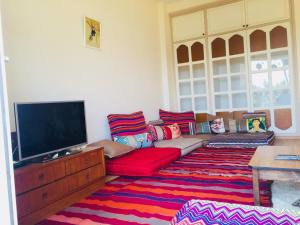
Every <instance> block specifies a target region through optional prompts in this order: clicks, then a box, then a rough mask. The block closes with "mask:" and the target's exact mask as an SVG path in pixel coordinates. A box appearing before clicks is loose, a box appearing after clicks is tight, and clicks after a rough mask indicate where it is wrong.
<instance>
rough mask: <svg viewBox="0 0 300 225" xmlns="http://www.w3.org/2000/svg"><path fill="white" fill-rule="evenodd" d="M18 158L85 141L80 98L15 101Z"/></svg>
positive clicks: (51, 151)
mask: <svg viewBox="0 0 300 225" xmlns="http://www.w3.org/2000/svg"><path fill="white" fill-rule="evenodd" d="M15 118H16V127H17V135H18V147H19V160H25V159H30V158H34V157H37V156H42V155H45V154H49V153H53V152H57V151H61V150H64V149H67V148H70V147H74V146H77V145H80V144H84V143H86V142H87V134H86V123H85V110H84V102H83V101H72V102H48V103H15Z"/></svg>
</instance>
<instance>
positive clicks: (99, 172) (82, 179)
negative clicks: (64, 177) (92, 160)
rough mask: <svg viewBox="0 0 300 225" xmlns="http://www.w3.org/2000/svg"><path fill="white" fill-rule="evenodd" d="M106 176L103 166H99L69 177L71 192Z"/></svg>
mask: <svg viewBox="0 0 300 225" xmlns="http://www.w3.org/2000/svg"><path fill="white" fill-rule="evenodd" d="M104 175H105V172H104V168H103V165H101V164H98V165H97V166H93V167H90V168H88V169H86V170H83V171H81V172H79V173H76V174H74V175H71V176H69V177H68V187H69V191H70V192H72V191H75V190H76V189H78V188H80V187H83V186H85V185H87V184H89V183H91V182H93V181H95V180H97V179H99V178H101V177H103V176H104Z"/></svg>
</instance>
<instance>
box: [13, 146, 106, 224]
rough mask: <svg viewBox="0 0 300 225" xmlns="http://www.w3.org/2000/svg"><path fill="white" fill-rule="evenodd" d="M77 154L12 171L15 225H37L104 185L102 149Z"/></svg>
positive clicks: (89, 149)
mask: <svg viewBox="0 0 300 225" xmlns="http://www.w3.org/2000/svg"><path fill="white" fill-rule="evenodd" d="M76 153H77V154H72V155H68V157H61V158H58V159H56V160H51V161H48V162H44V163H31V164H28V165H25V166H23V167H20V168H17V169H15V170H14V172H15V185H16V200H17V210H18V224H20V225H32V224H37V223H38V222H40V221H41V220H43V219H45V218H47V217H48V216H51V215H53V214H55V213H56V212H58V211H60V210H62V209H64V208H66V207H68V206H70V205H71V204H73V203H75V202H78V201H79V200H80V199H82V198H84V197H86V196H88V195H90V194H91V193H93V192H95V191H97V190H99V188H100V187H101V186H103V185H104V184H105V161H104V153H103V148H102V147H98V146H97V147H86V148H85V149H82V151H81V152H80V153H78V152H76Z"/></svg>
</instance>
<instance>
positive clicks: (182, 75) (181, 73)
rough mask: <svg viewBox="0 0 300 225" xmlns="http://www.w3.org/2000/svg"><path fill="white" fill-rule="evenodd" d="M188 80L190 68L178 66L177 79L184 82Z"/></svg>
mask: <svg viewBox="0 0 300 225" xmlns="http://www.w3.org/2000/svg"><path fill="white" fill-rule="evenodd" d="M189 78H190V67H189V66H179V67H178V79H179V80H184V79H189Z"/></svg>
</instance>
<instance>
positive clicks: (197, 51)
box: [191, 42, 204, 62]
mask: <svg viewBox="0 0 300 225" xmlns="http://www.w3.org/2000/svg"><path fill="white" fill-rule="evenodd" d="M191 51H192V61H193V62H195V61H200V60H204V48H203V45H202V44H201V43H200V42H195V43H194V44H193V45H192V47H191Z"/></svg>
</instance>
